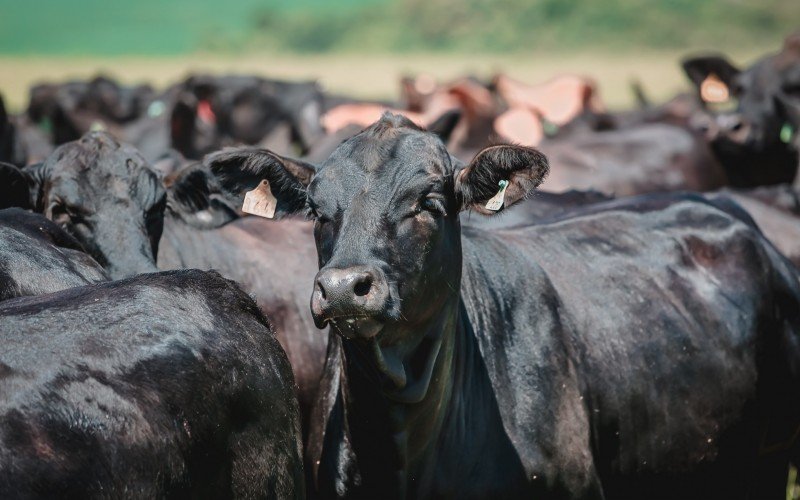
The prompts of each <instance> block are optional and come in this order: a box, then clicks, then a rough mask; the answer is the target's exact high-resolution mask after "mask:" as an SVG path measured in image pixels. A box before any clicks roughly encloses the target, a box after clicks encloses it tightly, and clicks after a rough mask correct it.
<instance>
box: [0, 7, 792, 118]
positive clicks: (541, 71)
mask: <svg viewBox="0 0 800 500" xmlns="http://www.w3.org/2000/svg"><path fill="white" fill-rule="evenodd" d="M798 28H800V0H572V1H570V0H491V1H490V0H485V1H479V0H396V1H391V0H336V1H325V0H227V1H218V0H169V1H157V0H138V1H131V0H126V1H122V0H29V1H25V0H0V93H2V94H3V95H4V96H5V98H6V101H7V102H8V103H9V104H10V107H11V108H12V109H15V110H20V109H22V108H23V107H24V105H25V103H26V100H27V89H28V87H29V86H30V85H31V84H32V83H35V82H37V81H41V80H61V79H65V78H85V77H90V76H93V75H95V74H97V73H99V72H102V73H106V74H108V75H110V76H113V77H117V78H120V79H121V80H123V81H127V82H141V81H146V82H149V83H152V84H155V85H157V86H163V85H166V84H168V83H171V82H173V81H175V80H176V79H179V78H182V77H184V76H185V75H186V74H187V73H189V72H196V71H212V72H217V73H220V72H239V73H243V72H246V73H255V74H261V75H265V76H271V77H278V78H292V79H297V78H314V79H318V80H319V81H320V82H321V83H322V84H323V85H324V86H325V87H327V88H329V89H331V90H335V91H338V92H345V93H350V94H353V95H358V96H363V97H383V98H387V97H388V98H391V97H393V96H396V95H397V88H398V83H397V80H398V78H399V76H401V75H403V74H409V73H411V74H416V73H422V72H425V73H429V74H431V75H432V76H434V77H436V78H439V79H448V78H453V77H456V76H460V75H463V74H465V73H469V74H474V75H476V76H483V77H488V76H490V75H491V74H492V73H494V72H496V71H504V72H507V73H509V74H510V75H512V76H514V77H516V78H519V79H522V80H524V81H527V82H530V83H536V82H539V81H542V80H545V79H547V78H550V77H552V76H554V75H556V74H558V73H580V74H584V75H589V76H592V77H594V78H595V79H596V80H597V81H598V83H599V85H600V89H601V92H602V95H603V97H604V98H605V100H606V102H607V103H608V104H609V105H610V106H612V107H625V106H629V105H631V103H632V98H631V93H630V90H629V82H630V80H631V79H634V78H636V79H639V80H641V81H642V82H643V83H644V85H645V88H646V89H648V90H649V91H650V92H651V95H652V96H653V97H654V98H656V99H661V98H667V97H669V96H670V95H672V94H674V92H677V91H680V90H681V89H683V88H685V84H686V81H685V78H684V77H683V75H682V74H681V72H680V69H679V66H678V64H677V63H678V60H679V59H680V57H682V56H683V55H685V54H687V53H689V52H697V51H705V50H717V51H724V52H726V53H728V54H730V55H731V56H732V58H733V59H734V60H735V61H737V62H739V63H741V64H746V63H748V62H750V61H752V60H753V59H755V58H756V57H758V56H760V55H762V54H763V53H764V52H766V51H771V50H776V49H778V48H779V46H780V43H781V41H782V39H783V37H784V36H785V35H786V34H788V33H790V32H791V31H794V30H796V29H798Z"/></svg>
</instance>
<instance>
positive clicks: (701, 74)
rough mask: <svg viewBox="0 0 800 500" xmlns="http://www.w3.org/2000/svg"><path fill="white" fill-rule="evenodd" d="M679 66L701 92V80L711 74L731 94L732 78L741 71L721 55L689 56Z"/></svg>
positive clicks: (704, 79) (703, 80) (705, 79)
mask: <svg viewBox="0 0 800 500" xmlns="http://www.w3.org/2000/svg"><path fill="white" fill-rule="evenodd" d="M681 66H682V67H683V71H684V72H685V73H686V76H687V77H689V80H691V81H692V83H693V84H694V85H695V87H696V88H697V90H698V92H702V87H703V82H706V81H707V79H708V78H709V77H710V76H712V75H713V77H714V78H715V79H716V80H718V81H719V82H721V83H722V84H723V85H725V87H726V90H727V92H728V93H729V94H732V93H733V92H732V91H731V87H732V85H733V80H734V79H735V78H736V76H737V75H738V74H739V73H741V70H740V69H739V68H737V67H736V66H734V65H733V64H731V62H730V61H728V59H726V58H725V56H721V55H712V56H700V57H690V58H687V59H684V60H683V61H682V62H681Z"/></svg>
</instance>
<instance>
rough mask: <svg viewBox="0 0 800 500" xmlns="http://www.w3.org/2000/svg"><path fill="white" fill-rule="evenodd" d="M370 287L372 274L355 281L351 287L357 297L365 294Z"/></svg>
mask: <svg viewBox="0 0 800 500" xmlns="http://www.w3.org/2000/svg"><path fill="white" fill-rule="evenodd" d="M371 289H372V276H367V277H365V278H363V279H361V280H360V281H359V282H358V283H356V286H354V287H353V293H355V294H356V296H357V297H363V296H365V295H367V294H368V293H369V291H370V290H371Z"/></svg>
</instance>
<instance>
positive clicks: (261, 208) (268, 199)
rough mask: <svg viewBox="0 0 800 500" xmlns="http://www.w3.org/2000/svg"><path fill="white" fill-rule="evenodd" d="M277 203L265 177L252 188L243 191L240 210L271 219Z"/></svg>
mask: <svg viewBox="0 0 800 500" xmlns="http://www.w3.org/2000/svg"><path fill="white" fill-rule="evenodd" d="M277 205H278V200H277V199H276V198H275V196H273V195H272V191H271V190H270V189H269V182H267V180H266V179H265V180H263V181H261V183H260V184H259V185H258V186H256V188H255V189H254V190H252V191H248V192H247V193H245V195H244V203H243V204H242V212H244V213H246V214H252V215H258V216H259V217H265V218H267V219H272V218H273V217H275V207H276V206H277Z"/></svg>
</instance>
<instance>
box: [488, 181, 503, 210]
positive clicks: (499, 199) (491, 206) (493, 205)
mask: <svg viewBox="0 0 800 500" xmlns="http://www.w3.org/2000/svg"><path fill="white" fill-rule="evenodd" d="M507 187H508V181H506V180H503V181H500V191H498V192H497V194H496V195H494V196H492V198H491V199H490V200H489V201H487V202H486V205H485V206H484V207H485V208H486V210H491V211H492V212H497V211H498V210H500V209H501V208H503V201H504V200H505V197H506V188H507Z"/></svg>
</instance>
